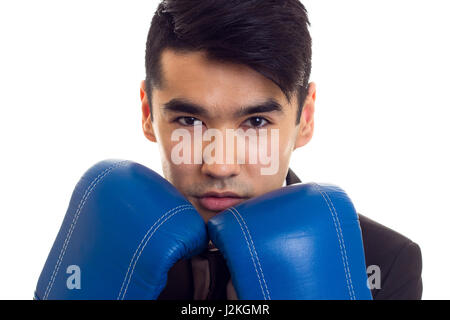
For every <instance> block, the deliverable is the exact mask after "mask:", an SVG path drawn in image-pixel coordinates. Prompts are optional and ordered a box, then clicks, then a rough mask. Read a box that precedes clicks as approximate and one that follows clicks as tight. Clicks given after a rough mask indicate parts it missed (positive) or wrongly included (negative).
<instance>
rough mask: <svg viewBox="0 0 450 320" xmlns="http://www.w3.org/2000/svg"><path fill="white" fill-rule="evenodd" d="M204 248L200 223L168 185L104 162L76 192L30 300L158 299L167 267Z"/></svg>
mask: <svg viewBox="0 0 450 320" xmlns="http://www.w3.org/2000/svg"><path fill="white" fill-rule="evenodd" d="M207 242H208V240H207V232H206V226H205V222H204V221H203V219H202V218H201V216H200V215H199V214H198V212H197V211H196V210H195V208H194V207H193V206H192V205H191V204H190V203H189V202H188V201H187V200H186V199H185V198H184V197H183V196H182V195H181V194H180V193H179V192H178V191H177V190H176V189H175V188H174V187H173V186H172V185H171V184H170V183H169V182H168V181H167V180H165V179H164V178H162V177H161V176H159V175H158V174H157V173H155V172H153V171H152V170H150V169H148V168H146V167H144V166H142V165H140V164H137V163H134V162H130V161H122V160H105V161H102V162H99V163H97V164H96V165H94V166H93V167H92V168H90V169H89V170H88V171H87V172H86V173H85V174H84V176H83V177H82V178H81V180H80V181H79V182H78V184H77V186H76V187H75V190H74V192H73V194H72V197H71V200H70V204H69V207H68V210H67V213H66V216H65V217H64V221H63V223H62V226H61V229H60V231H59V233H58V235H57V237H56V240H55V242H54V244H53V247H52V249H51V251H50V254H49V256H48V258H47V261H46V263H45V266H44V268H43V270H42V273H41V275H40V277H39V281H38V284H37V288H36V291H35V299H108V300H109V299H119V300H121V299H156V298H157V297H158V295H159V293H160V292H161V291H162V290H163V289H164V287H165V285H166V282H167V273H168V271H169V269H170V268H171V267H172V266H173V265H174V264H175V263H176V262H177V261H178V260H179V259H182V258H188V257H190V256H192V255H196V254H198V253H200V252H201V251H203V250H204V249H205V248H206V246H207ZM76 273H77V274H76Z"/></svg>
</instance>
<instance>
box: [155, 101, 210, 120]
mask: <svg viewBox="0 0 450 320" xmlns="http://www.w3.org/2000/svg"><path fill="white" fill-rule="evenodd" d="M162 109H163V111H166V112H167V111H168V112H182V113H190V114H193V115H198V116H208V110H206V108H204V107H202V106H200V105H198V104H196V103H193V102H190V101H189V100H186V99H182V98H174V99H172V100H170V101H169V102H166V103H164V104H163V105H162Z"/></svg>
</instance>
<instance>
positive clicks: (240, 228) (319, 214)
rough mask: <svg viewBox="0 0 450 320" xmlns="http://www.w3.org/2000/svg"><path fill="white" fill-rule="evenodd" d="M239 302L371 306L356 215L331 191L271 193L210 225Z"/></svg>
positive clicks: (292, 188)
mask: <svg viewBox="0 0 450 320" xmlns="http://www.w3.org/2000/svg"><path fill="white" fill-rule="evenodd" d="M208 232H209V235H210V237H211V240H212V241H213V243H214V244H215V246H216V247H217V248H218V249H219V250H220V251H221V252H222V254H223V255H224V257H225V260H226V261H227V265H228V268H229V270H230V273H231V277H232V282H233V285H234V287H235V290H236V293H237V295H238V298H239V299H250V300H270V299H274V300H278V299H287V300H294V299H295V300H297V299H298V300H302V299H308V300H309V299H311V300H312V299H314V300H315V299H318V300H322V299H333V300H335V299H336V300H347V299H349V300H359V299H372V296H371V292H370V290H369V288H368V287H367V274H366V266H365V259H364V247H363V242H362V236H361V228H360V225H359V220H358V215H357V213H356V211H355V208H354V206H353V204H352V202H351V201H350V199H349V197H348V196H347V195H346V193H345V192H344V191H343V190H342V189H340V188H339V187H337V186H334V185H331V184H318V183H302V184H295V185H289V186H286V187H284V188H281V189H278V190H275V191H272V192H269V193H266V194H264V195H262V196H260V197H257V198H253V199H250V200H248V201H245V202H243V203H240V204H239V205H237V206H236V207H231V208H229V209H227V210H225V211H224V212H222V213H220V214H218V215H217V216H215V217H213V218H212V219H210V220H209V222H208Z"/></svg>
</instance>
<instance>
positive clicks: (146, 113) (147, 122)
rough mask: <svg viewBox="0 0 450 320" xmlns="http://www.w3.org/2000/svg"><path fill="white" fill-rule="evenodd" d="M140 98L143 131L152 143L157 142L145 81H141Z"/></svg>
mask: <svg viewBox="0 0 450 320" xmlns="http://www.w3.org/2000/svg"><path fill="white" fill-rule="evenodd" d="M140 96H141V103H142V106H141V108H142V130H143V131H144V135H145V137H146V138H147V139H148V140H150V141H152V142H156V137H155V132H154V130H153V123H152V119H151V113H150V105H149V102H148V97H147V93H146V91H145V81H144V80H142V81H141V88H140Z"/></svg>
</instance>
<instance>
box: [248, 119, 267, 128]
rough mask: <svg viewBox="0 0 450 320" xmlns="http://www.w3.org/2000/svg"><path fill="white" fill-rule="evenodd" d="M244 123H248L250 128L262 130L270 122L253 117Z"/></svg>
mask: <svg viewBox="0 0 450 320" xmlns="http://www.w3.org/2000/svg"><path fill="white" fill-rule="evenodd" d="M244 123H246V124H247V125H248V126H249V127H255V128H261V127H264V126H265V125H266V124H268V123H269V121H268V120H267V119H265V118H262V117H252V118H249V119H247V120H246V121H245V122H244Z"/></svg>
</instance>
